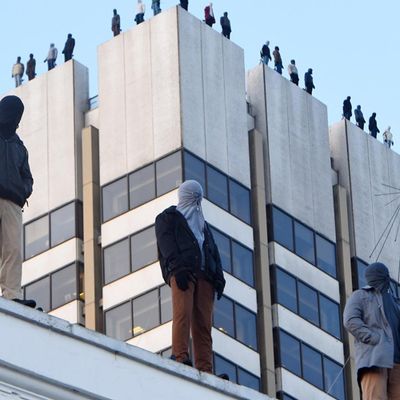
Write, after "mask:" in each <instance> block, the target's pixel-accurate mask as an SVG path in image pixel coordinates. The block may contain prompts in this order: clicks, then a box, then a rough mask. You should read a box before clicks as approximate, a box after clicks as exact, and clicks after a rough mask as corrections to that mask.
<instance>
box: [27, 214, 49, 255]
mask: <svg viewBox="0 0 400 400" xmlns="http://www.w3.org/2000/svg"><path fill="white" fill-rule="evenodd" d="M48 248H49V216H48V215H45V216H44V217H42V218H39V219H37V220H36V221H33V222H30V223H29V224H26V225H25V259H26V260H27V259H28V258H31V257H33V256H35V255H36V254H39V253H41V252H43V251H45V250H47V249H48Z"/></svg>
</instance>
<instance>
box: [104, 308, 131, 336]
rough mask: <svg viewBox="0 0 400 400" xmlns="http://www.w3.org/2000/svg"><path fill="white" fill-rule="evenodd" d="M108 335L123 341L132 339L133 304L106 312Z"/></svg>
mask: <svg viewBox="0 0 400 400" xmlns="http://www.w3.org/2000/svg"><path fill="white" fill-rule="evenodd" d="M106 334H107V336H111V337H113V338H115V339H119V340H122V341H125V340H128V339H130V338H131V337H132V307H131V302H130V301H128V302H127V303H124V304H121V305H120V306H118V307H115V308H113V309H112V310H109V311H106Z"/></svg>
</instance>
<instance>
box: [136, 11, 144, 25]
mask: <svg viewBox="0 0 400 400" xmlns="http://www.w3.org/2000/svg"><path fill="white" fill-rule="evenodd" d="M135 21H136V25H139V24H141V23H142V22H144V13H140V14H136V17H135Z"/></svg>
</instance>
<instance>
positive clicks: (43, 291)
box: [25, 276, 50, 312]
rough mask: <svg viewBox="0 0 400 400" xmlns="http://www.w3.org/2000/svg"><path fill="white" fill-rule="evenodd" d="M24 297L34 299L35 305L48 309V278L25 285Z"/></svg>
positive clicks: (44, 309)
mask: <svg viewBox="0 0 400 400" xmlns="http://www.w3.org/2000/svg"><path fill="white" fill-rule="evenodd" d="M25 299H29V300H35V301H36V305H37V307H42V308H43V311H45V312H47V311H50V278H49V277H48V276H47V277H46V278H43V279H40V280H39V281H36V282H33V283H30V284H29V285H26V286H25Z"/></svg>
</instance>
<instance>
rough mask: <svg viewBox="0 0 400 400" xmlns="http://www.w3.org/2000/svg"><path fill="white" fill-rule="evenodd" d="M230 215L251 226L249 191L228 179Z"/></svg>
mask: <svg viewBox="0 0 400 400" xmlns="http://www.w3.org/2000/svg"><path fill="white" fill-rule="evenodd" d="M229 195H230V197H229V198H230V205H231V213H232V214H233V215H235V216H236V217H238V218H240V219H241V220H242V221H244V222H246V223H247V224H251V211H250V190H249V189H247V188H245V187H244V186H242V185H239V184H238V183H236V182H235V181H233V180H231V179H229Z"/></svg>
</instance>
